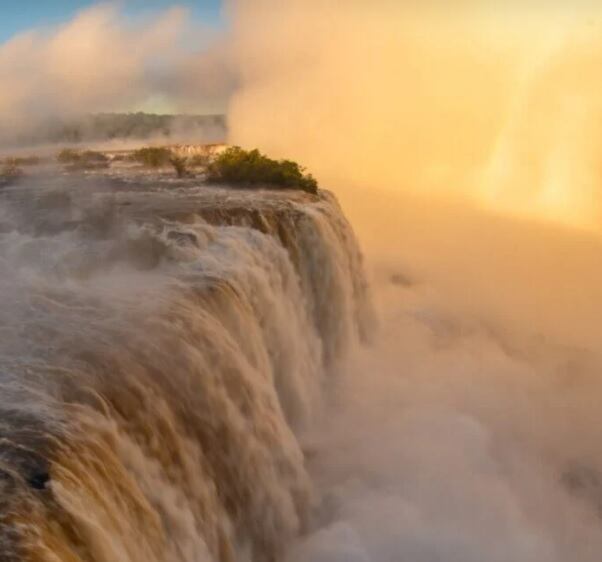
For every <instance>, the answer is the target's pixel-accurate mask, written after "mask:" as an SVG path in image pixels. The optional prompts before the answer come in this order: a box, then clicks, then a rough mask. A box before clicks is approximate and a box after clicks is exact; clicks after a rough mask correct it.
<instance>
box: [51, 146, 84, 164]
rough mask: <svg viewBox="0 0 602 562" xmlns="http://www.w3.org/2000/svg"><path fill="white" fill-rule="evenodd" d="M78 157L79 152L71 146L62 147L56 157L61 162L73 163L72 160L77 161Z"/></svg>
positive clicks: (79, 156)
mask: <svg viewBox="0 0 602 562" xmlns="http://www.w3.org/2000/svg"><path fill="white" fill-rule="evenodd" d="M80 158H81V155H80V152H79V151H77V150H73V149H72V148H63V150H61V151H60V152H59V153H58V156H57V157H56V159H57V160H58V161H59V162H60V163H61V164H73V163H74V162H78V161H79V160H80Z"/></svg>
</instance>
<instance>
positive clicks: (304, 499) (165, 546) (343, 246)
mask: <svg viewBox="0 0 602 562" xmlns="http://www.w3.org/2000/svg"><path fill="white" fill-rule="evenodd" d="M38 183H39V184H36V182H34V184H32V185H27V186H25V185H23V186H19V187H18V188H14V189H9V188H6V189H5V190H4V191H3V192H2V195H1V197H2V204H1V205H0V213H1V214H0V286H1V289H0V291H1V292H0V294H1V295H2V305H1V306H0V330H1V338H0V386H1V394H0V396H1V400H0V501H1V505H0V559H1V560H2V561H3V562H4V561H6V562H9V561H16V560H36V561H49V562H50V561H53V562H55V561H59V560H60V561H65V562H68V561H86V562H92V561H94V562H122V561H123V562H125V561H131V562H142V561H145V562H146V561H149V562H150V561H161V562H163V561H190V562H192V561H194V562H198V561H203V560H219V561H223V562H225V561H233V560H275V559H278V558H281V557H282V556H283V553H284V551H285V549H286V547H287V545H288V544H289V543H290V542H291V541H292V539H293V538H294V537H296V536H298V535H299V534H300V533H302V532H303V531H304V530H306V529H307V525H308V516H309V512H310V509H311V507H312V505H313V503H314V496H313V492H312V485H311V482H310V478H309V477H308V474H307V471H306V467H305V463H304V453H303V452H302V450H301V446H300V442H299V439H298V437H297V436H298V435H300V434H301V433H302V432H303V431H304V429H305V428H306V427H307V424H308V421H309V420H310V417H311V416H312V415H314V414H317V412H318V411H319V410H320V406H321V401H322V398H323V395H324V388H326V387H327V386H328V384H329V382H328V381H329V378H330V376H331V373H332V372H333V371H334V369H335V366H336V364H337V363H338V361H339V360H340V359H341V358H342V357H343V356H344V355H345V353H346V349H347V348H348V347H349V346H350V345H352V344H353V343H354V342H355V341H358V340H359V339H361V338H363V337H364V336H365V335H366V334H365V332H366V328H367V326H368V323H369V322H370V316H371V313H370V304H369V299H368V296H367V287H366V282H365V280H364V275H363V271H362V264H361V256H360V254H359V252H358V248H357V245H356V242H355V239H354V235H353V233H352V231H351V229H350V227H349V225H348V223H347V222H346V220H345V218H344V217H343V215H342V214H341V212H340V210H339V208H338V205H337V203H336V201H335V200H334V198H333V197H332V196H331V195H329V194H328V193H326V192H324V193H323V194H321V195H320V196H310V195H306V194H302V193H292V194H285V193H281V192H269V191H266V192H263V191H256V192H255V191H254V192H253V193H248V192H247V193H244V192H239V191H234V190H221V189H217V188H216V189H212V188H194V187H182V186H178V185H171V186H168V187H167V188H166V187H165V186H164V187H163V188H156V187H151V185H152V182H147V185H146V186H145V185H144V184H140V185H133V184H129V183H127V182H125V181H122V182H117V181H115V180H112V181H110V180H108V179H107V180H99V179H90V178H88V179H85V178H82V179H81V180H77V181H72V185H70V184H69V183H68V182H65V181H60V182H58V181H56V182H55V181H53V180H47V181H45V182H38Z"/></svg>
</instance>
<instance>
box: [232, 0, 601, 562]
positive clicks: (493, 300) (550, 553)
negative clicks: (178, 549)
mask: <svg viewBox="0 0 602 562" xmlns="http://www.w3.org/2000/svg"><path fill="white" fill-rule="evenodd" d="M231 13H232V14H233V23H232V26H233V41H234V53H235V54H234V56H235V58H236V61H237V64H238V68H239V72H240V83H241V87H240V89H239V90H237V91H236V92H235V94H234V96H233V98H232V100H231V104H230V112H229V126H230V134H231V141H232V142H234V143H237V144H242V145H244V146H259V147H260V148H261V149H263V150H266V151H268V152H270V153H272V154H276V155H278V156H283V157H284V156H286V157H291V158H294V159H297V160H299V161H301V162H303V163H304V164H305V165H307V166H308V168H309V169H310V170H311V171H312V172H313V173H315V174H316V175H317V177H318V179H319V180H320V182H321V185H322V186H324V187H329V188H331V189H333V190H334V191H335V193H336V194H337V196H338V197H339V198H340V199H341V201H342V203H343V207H344V209H345V211H346V213H347V215H348V216H349V217H350V219H351V222H352V224H353V225H354V228H355V229H356V231H357V233H358V235H359V238H360V242H361V244H362V245H363V248H364V251H365V255H366V259H367V261H368V263H369V266H370V273H371V275H372V286H373V289H374V293H375V299H376V300H377V303H378V305H379V312H380V319H381V326H380V330H379V332H378V335H377V336H376V338H375V341H374V343H373V345H372V346H369V347H366V348H359V349H356V350H355V352H354V353H352V355H351V357H350V358H349V361H348V362H347V364H346V365H345V366H344V367H343V368H342V369H341V372H340V373H339V374H338V375H337V378H336V381H337V382H336V385H335V386H336V389H335V391H334V394H333V397H332V405H331V406H332V407H331V408H330V409H329V410H328V411H327V413H326V414H325V419H323V420H320V422H318V423H317V427H318V429H317V430H316V431H315V432H309V434H308V435H306V436H305V437H304V438H305V441H306V450H307V451H308V459H309V467H310V471H311V474H312V476H313V478H314V479H315V481H316V482H317V486H318V489H319V492H320V493H319V498H320V499H319V500H318V501H317V503H316V505H315V510H314V520H313V527H312V529H311V531H310V532H309V533H308V535H307V536H306V537H304V538H302V539H301V540H300V541H299V542H298V544H297V545H296V547H295V549H293V552H292V553H291V556H290V559H291V560H294V561H301V560H312V561H314V562H323V561H335V560H337V561H338V560H341V561H342V560H345V561H349V560H358V561H367V560H413V561H423V562H434V561H440V560H445V561H446V562H450V561H458V562H459V561H462V562H467V561H478V560H491V561H494V560H500V561H502V560H517V561H519V560H520V561H534V562H540V561H541V562H543V561H546V562H549V561H552V560H554V561H556V560H557V561H566V560H576V561H589V560H597V559H598V557H599V552H600V548H601V547H602V520H601V518H600V517H601V516H600V509H601V500H602V488H601V483H602V479H601V476H600V474H601V470H602V458H601V454H600V448H599V443H600V441H601V440H600V438H601V435H600V429H599V428H600V413H599V395H600V391H601V390H602V389H601V384H600V372H601V371H602V369H601V367H602V358H601V357H600V353H599V349H600V343H602V342H601V339H602V338H601V336H600V330H599V318H600V317H601V313H602V305H601V304H600V302H601V300H600V296H601V292H600V287H601V286H602V285H601V282H602V267H601V265H600V259H599V256H600V255H601V254H600V252H601V250H602V244H601V241H600V237H599V230H600V226H602V221H601V216H600V202H601V197H600V196H601V194H602V189H601V186H600V174H599V154H600V138H601V135H600V130H599V129H600V122H601V121H600V119H599V117H600V109H601V108H600V102H599V100H600V99H602V97H601V96H600V94H601V93H602V88H601V86H602V84H600V80H599V77H598V75H597V73H596V72H595V71H594V68H596V67H597V66H598V61H599V60H600V56H601V55H602V49H601V44H600V41H599V26H600V21H601V20H600V18H599V9H598V8H597V7H594V6H592V5H589V4H587V5H586V4H585V3H581V4H577V5H574V6H573V7H572V8H565V7H551V6H549V5H546V6H544V5H542V4H536V3H531V4H529V5H528V6H519V5H514V4H512V5H510V6H506V7H504V8H500V7H499V5H495V6H494V5H493V3H485V2H480V3H476V2H463V3H461V4H460V5H458V4H457V3H454V6H453V9H452V8H451V6H450V5H449V4H445V3H430V4H428V5H427V6H423V7H417V6H414V5H412V4H410V3H406V4H404V5H401V4H400V3H393V2H384V1H383V2H375V3H370V4H368V3H364V2H362V3H360V2H349V3H346V4H345V7H344V8H343V7H341V6H339V5H335V4H334V3H332V2H325V1H324V2H322V1H313V2H300V1H299V2H297V1H292V2H289V3H287V5H286V7H283V6H282V5H280V4H278V5H276V3H274V2H270V1H267V0H266V1H259V2H257V1H254V2H245V1H238V2H233V3H232V5H231ZM259 29H261V32H258V30H259Z"/></svg>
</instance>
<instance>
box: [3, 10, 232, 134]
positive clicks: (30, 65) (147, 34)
mask: <svg viewBox="0 0 602 562" xmlns="http://www.w3.org/2000/svg"><path fill="white" fill-rule="evenodd" d="M221 41H222V37H221V36H220V35H219V34H218V32H217V31H216V30H215V29H213V28H212V27H210V26H209V25H205V24H203V23H202V22H197V21H195V20H192V19H191V18H190V14H189V12H188V10H187V9H185V8H183V7H178V6H174V7H172V8H170V9H166V10H163V11H161V12H157V13H154V14H153V15H149V16H146V17H138V18H134V17H131V16H126V15H125V13H124V10H123V9H122V8H120V7H119V5H118V4H116V3H100V4H95V5H93V6H92V7H90V8H88V9H85V10H83V11H81V12H80V13H78V14H77V15H76V16H74V17H73V18H72V19H71V20H69V21H66V22H64V23H62V24H60V25H57V26H54V27H48V28H40V29H31V30H28V31H26V32H23V33H20V34H18V35H15V36H14V37H13V38H11V39H10V40H8V41H6V42H5V43H2V44H0V78H1V80H2V83H3V84H5V85H6V86H7V87H5V88H3V89H2V92H1V93H0V140H1V141H2V142H4V143H9V142H10V141H11V140H14V139H15V138H18V137H28V136H29V137H33V138H35V137H36V135H38V136H39V135H40V134H41V133H42V132H43V130H44V129H45V128H50V129H52V126H53V125H56V123H59V124H60V123H62V122H64V123H66V124H67V125H68V124H69V123H70V122H71V121H73V120H75V121H76V122H77V120H78V119H84V118H86V117H87V116H88V115H89V114H92V113H94V114H98V113H107V112H109V113H110V112H128V111H140V110H144V111H147V112H153V113H193V114H219V113H223V111H224V107H225V100H226V99H227V96H228V94H229V92H230V91H231V89H232V87H233V85H234V80H235V79H234V76H233V74H232V73H231V72H230V70H229V66H228V63H227V61H226V49H225V48H224V46H223V45H222V43H221ZM176 132H177V131H176Z"/></svg>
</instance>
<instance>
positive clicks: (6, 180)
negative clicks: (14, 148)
mask: <svg viewBox="0 0 602 562" xmlns="http://www.w3.org/2000/svg"><path fill="white" fill-rule="evenodd" d="M23 175H24V172H23V170H22V169H21V168H20V167H19V166H18V165H17V164H15V163H13V162H5V163H4V164H3V166H2V168H0V186H5V185H8V184H11V183H14V182H16V181H17V180H19V179H21V178H22V177H23Z"/></svg>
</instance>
